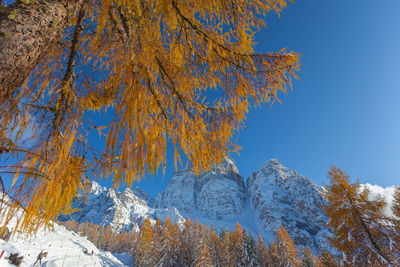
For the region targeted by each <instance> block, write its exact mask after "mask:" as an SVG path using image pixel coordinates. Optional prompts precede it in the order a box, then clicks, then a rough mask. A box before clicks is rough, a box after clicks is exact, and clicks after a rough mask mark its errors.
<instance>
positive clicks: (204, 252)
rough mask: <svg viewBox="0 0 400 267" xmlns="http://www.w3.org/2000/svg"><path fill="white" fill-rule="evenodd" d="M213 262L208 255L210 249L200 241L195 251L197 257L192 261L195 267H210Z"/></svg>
mask: <svg viewBox="0 0 400 267" xmlns="http://www.w3.org/2000/svg"><path fill="white" fill-rule="evenodd" d="M212 264H213V262H212V259H211V255H210V249H209V247H208V245H207V244H206V242H203V241H200V246H199V248H198V250H197V257H196V259H195V261H194V266H195V267H208V266H212Z"/></svg>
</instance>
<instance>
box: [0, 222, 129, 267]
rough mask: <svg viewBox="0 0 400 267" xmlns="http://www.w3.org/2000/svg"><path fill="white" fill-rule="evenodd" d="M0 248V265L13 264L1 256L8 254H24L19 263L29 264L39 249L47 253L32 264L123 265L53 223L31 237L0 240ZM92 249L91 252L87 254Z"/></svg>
mask: <svg viewBox="0 0 400 267" xmlns="http://www.w3.org/2000/svg"><path fill="white" fill-rule="evenodd" d="M3 250H4V255H3V257H2V258H1V259H0V266H2V267H8V266H10V267H11V266H14V267H15V265H12V264H9V263H8V261H7V260H6V259H5V257H7V256H8V255H10V253H18V254H19V255H22V256H24V259H23V262H22V264H21V266H29V267H31V266H33V264H34V263H35V262H36V259H37V256H38V255H39V253H40V252H41V251H44V252H47V253H48V255H47V257H46V258H43V259H42V265H39V264H36V266H43V267H45V266H47V267H73V266H109V267H117V266H126V265H125V264H123V263H122V262H121V261H120V260H118V259H117V258H116V257H114V256H113V255H112V254H111V253H110V252H105V251H101V250H99V249H98V248H97V247H96V246H95V245H94V244H93V243H92V242H90V241H89V240H87V239H86V237H82V236H79V235H77V234H75V233H73V232H71V231H68V230H66V229H65V227H64V226H60V225H57V224H56V225H54V228H53V230H48V231H46V230H44V229H40V230H39V231H38V232H37V233H36V235H35V236H32V237H28V238H26V236H23V235H15V236H14V237H12V238H11V239H10V240H9V242H5V241H4V240H0V251H3ZM84 251H88V253H89V254H85V253H84ZM92 251H93V255H91V252H92ZM125 258H126V257H125ZM125 261H127V260H125Z"/></svg>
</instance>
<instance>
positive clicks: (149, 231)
mask: <svg viewBox="0 0 400 267" xmlns="http://www.w3.org/2000/svg"><path fill="white" fill-rule="evenodd" d="M152 237H153V228H152V227H151V222H150V219H149V218H148V217H147V219H146V220H145V221H144V223H143V224H142V227H141V228H140V234H139V237H138V241H137V243H138V244H137V248H136V251H135V256H136V265H138V266H144V265H145V266H148V265H150V263H151V260H152V253H151V240H152Z"/></svg>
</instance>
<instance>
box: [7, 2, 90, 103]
mask: <svg viewBox="0 0 400 267" xmlns="http://www.w3.org/2000/svg"><path fill="white" fill-rule="evenodd" d="M82 2H83V0H19V1H17V2H16V3H14V4H12V5H10V6H8V7H6V8H4V7H2V10H0V105H2V104H3V103H4V102H5V101H7V100H8V99H10V98H11V97H12V96H13V94H14V93H15V91H16V90H18V88H19V87H20V86H21V85H22V84H23V82H24V81H25V79H26V78H27V77H28V75H29V74H30V73H31V72H32V71H33V69H34V68H35V67H36V66H37V64H40V63H41V61H42V59H43V58H44V56H45V55H46V53H47V51H49V50H50V49H49V48H51V46H52V45H53V44H54V43H56V42H58V41H60V40H61V38H62V34H63V31H64V30H65V28H66V27H67V25H68V22H69V21H70V20H71V19H73V17H74V16H76V13H77V11H78V10H79V8H80V6H81V4H82ZM0 8H1V7H0Z"/></svg>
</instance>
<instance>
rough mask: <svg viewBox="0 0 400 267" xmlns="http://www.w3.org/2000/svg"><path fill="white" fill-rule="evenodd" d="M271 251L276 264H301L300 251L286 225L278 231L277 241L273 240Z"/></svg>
mask: <svg viewBox="0 0 400 267" xmlns="http://www.w3.org/2000/svg"><path fill="white" fill-rule="evenodd" d="M271 250H272V251H271V253H272V257H273V258H274V265H275V266H282V267H283V266H285V267H286V266H300V265H301V260H300V259H299V251H298V249H297V247H296V246H295V245H294V242H293V240H292V239H291V238H290V236H289V234H288V233H287V231H286V229H285V227H283V226H281V227H280V228H279V229H278V231H277V232H276V243H275V242H274V241H272V242H271Z"/></svg>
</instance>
